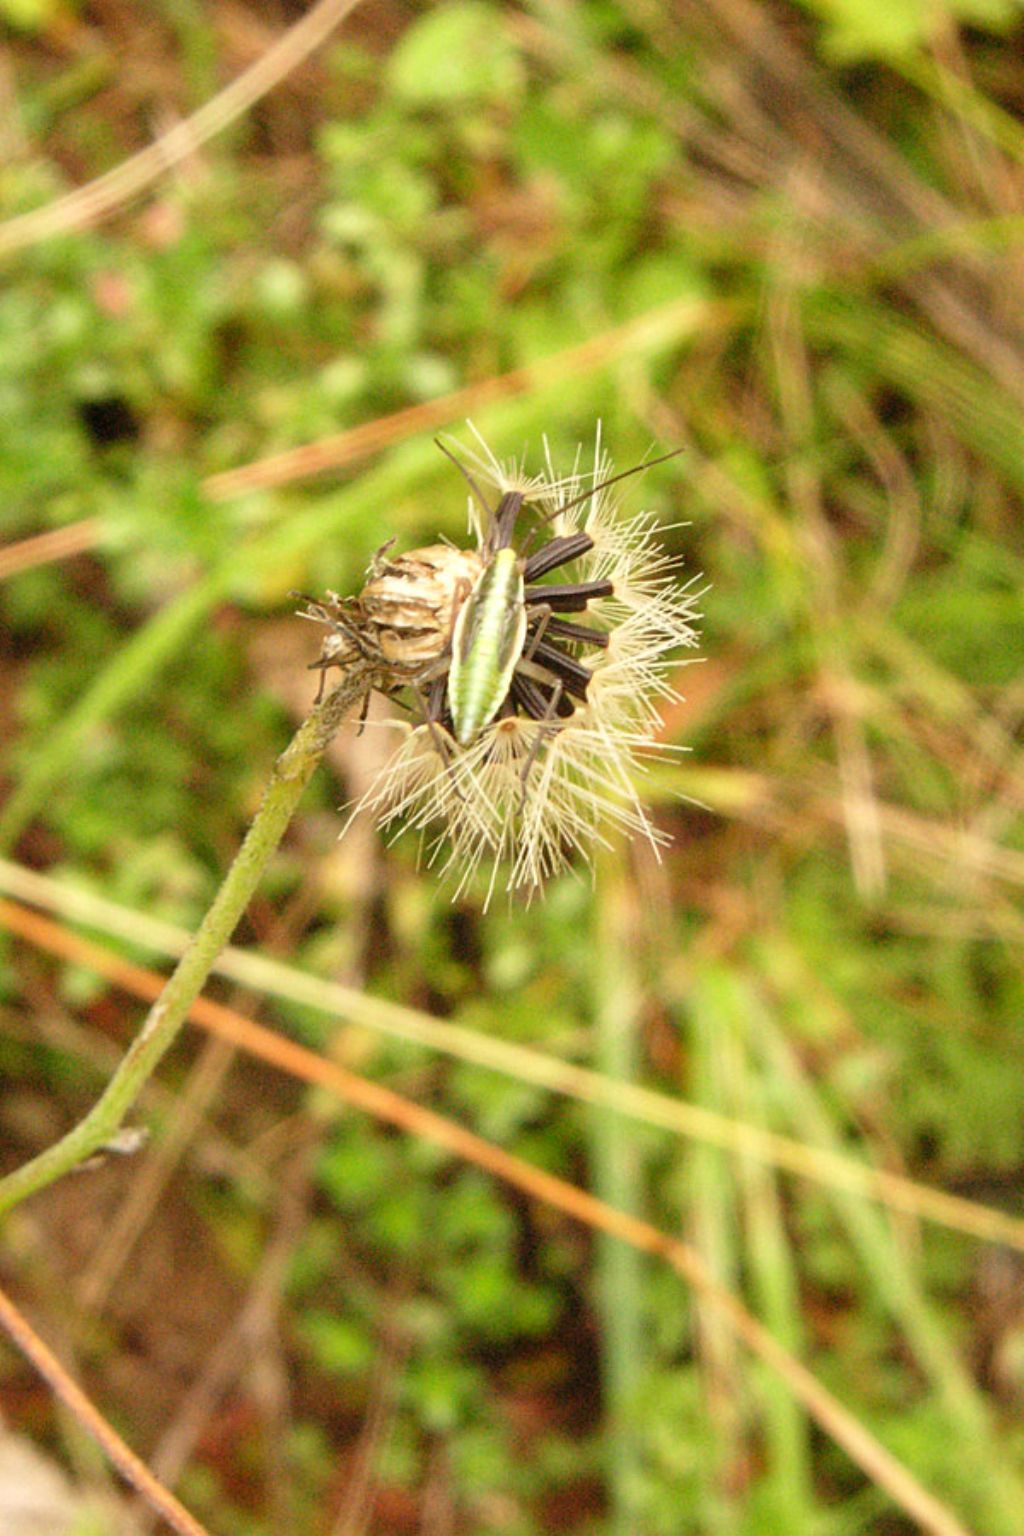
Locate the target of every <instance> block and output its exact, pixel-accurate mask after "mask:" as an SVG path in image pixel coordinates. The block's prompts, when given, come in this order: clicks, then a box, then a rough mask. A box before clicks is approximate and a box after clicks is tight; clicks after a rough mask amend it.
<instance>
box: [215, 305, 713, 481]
mask: <svg viewBox="0 0 1024 1536" xmlns="http://www.w3.org/2000/svg"><path fill="white" fill-rule="evenodd" d="M719 313H720V314H724V306H722V308H721V310H720V311H719ZM712 318H713V312H712V306H710V305H708V304H707V303H705V302H704V301H702V300H700V299H695V298H693V296H692V295H687V296H686V297H685V298H682V299H675V300H673V301H672V303H670V304H664V305H661V306H659V307H658V308H657V309H652V310H647V311H645V312H644V313H643V314H641V315H638V316H637V317H636V318H634V319H632V320H627V321H626V322H625V324H623V325H618V326H614V327H613V328H611V329H610V330H607V331H601V332H600V333H599V334H598V335H597V336H591V337H589V338H588V339H587V340H586V341H583V342H580V343H579V344H578V345H577V346H574V347H566V348H564V349H563V350H562V351H560V352H555V353H552V354H550V355H549V356H547V357H542V358H538V359H537V360H536V361H535V362H531V363H525V364H523V366H522V367H520V368H513V369H511V370H510V371H509V372H508V373H500V374H495V375H492V377H490V378H487V379H481V380H480V381H479V382H478V383H476V384H467V385H466V386H465V387H464V388H462V389H456V390H453V391H452V392H451V393H450V394H447V395H439V396H437V397H436V398H435V399H433V400H424V401H422V402H421V403H420V404H418V405H410V406H406V407H404V408H403V409H402V410H400V411H393V412H392V413H391V414H390V415H389V416H378V417H376V418H375V419H374V420H373V421H366V422H360V424H359V426H357V427H350V428H349V429H348V430H347V431H345V432H336V433H334V434H333V435H332V436H330V437H321V438H318V439H317V441H316V442H313V443H303V444H300V445H299V446H298V447H296V448H287V449H285V451H284V452H283V453H275V454H271V455H270V456H269V457H267V458H265V459H256V460H255V461H254V462H253V463H251V464H243V465H241V467H240V468H238V469H228V470H223V471H222V472H221V473H220V474H216V475H210V476H208V477H207V479H205V480H204V481H203V487H202V488H203V491H204V492H205V494H206V495H207V496H209V497H210V498H211V500H213V501H227V500H229V499H230V498H231V497H233V496H241V495H244V494H245V493H246V492H249V491H257V490H266V489H267V488H268V487H270V486H274V485H285V484H288V483H290V482H291V481H293V480H297V479H300V478H304V477H305V476H307V475H316V474H320V473H322V472H323V471H324V470H326V469H341V468H343V467H344V466H345V465H347V464H351V463H352V462H353V461H354V460H356V459H361V458H365V457H367V456H368V455H369V454H371V453H377V452H379V451H380V450H381V449H382V448H386V447H389V446H390V445H391V444H392V443H394V442H397V441H400V440H402V439H404V438H407V437H411V436H412V435H413V434H414V433H417V432H428V431H432V430H434V429H435V428H437V427H443V426H445V425H446V423H447V422H449V421H453V420H455V419H456V418H457V417H460V416H464V415H465V414H466V412H467V411H475V410H480V409H481V407H483V406H485V405H490V404H491V402H492V401H495V400H504V399H507V398H508V397H510V396H512V395H521V394H525V393H526V391H527V390H530V389H537V388H540V387H541V386H543V385H551V384H554V383H557V382H558V380H560V379H563V378H573V377H575V376H577V375H578V374H579V373H580V372H585V371H587V370H589V369H592V368H598V367H600V366H601V365H602V364H603V363H605V362H607V360H608V359H609V358H610V357H614V356H615V355H616V354H617V353H619V352H621V351H623V350H625V349H627V348H628V347H630V346H632V345H633V344H634V343H635V344H637V345H640V346H642V345H643V343H644V338H645V336H646V335H647V334H649V333H652V332H653V333H656V334H657V333H659V332H664V331H675V332H678V334H679V336H680V339H682V338H683V337H685V336H686V335H689V334H692V332H693V331H695V330H696V328H697V326H698V324H700V325H701V326H702V327H705V328H707V327H708V325H709V324H710V323H711V321H712Z"/></svg>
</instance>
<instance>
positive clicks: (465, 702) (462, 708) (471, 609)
mask: <svg viewBox="0 0 1024 1536" xmlns="http://www.w3.org/2000/svg"><path fill="white" fill-rule="evenodd" d="M525 638H526V605H525V603H524V600H523V573H522V569H521V566H520V563H519V557H518V556H517V554H516V552H515V550H514V549H499V550H498V552H497V554H496V555H495V556H494V558H493V560H491V562H490V563H489V564H488V565H487V566H485V567H484V569H483V570H482V571H481V573H480V575H479V576H478V577H477V580H476V582H475V584H474V586H473V590H472V591H471V592H470V594H469V596H468V597H467V598H466V600H465V602H464V603H463V605H462V608H461V609H460V611H459V616H458V618H457V620H456V621H455V630H454V633H453V635H452V660H451V669H450V671H449V673H448V707H449V709H450V710H451V714H452V722H453V724H454V727H455V739H456V741H458V743H459V745H460V746H467V745H468V743H469V742H470V741H472V739H473V737H474V736H475V735H476V734H477V732H478V731H481V730H483V728H484V726H485V725H487V724H488V723H489V722H490V721H491V720H493V719H494V716H495V714H496V713H497V711H498V709H499V707H500V705H501V703H502V700H503V699H504V698H505V695H506V694H507V693H508V689H509V684H510V682H511V681H512V673H513V672H514V671H515V667H516V662H517V661H518V660H519V658H520V656H521V655H522V650H523V641H524V640H525Z"/></svg>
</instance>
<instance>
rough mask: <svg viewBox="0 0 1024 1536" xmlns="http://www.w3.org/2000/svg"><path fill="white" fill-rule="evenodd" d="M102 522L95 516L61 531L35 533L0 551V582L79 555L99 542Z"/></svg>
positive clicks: (67, 526)
mask: <svg viewBox="0 0 1024 1536" xmlns="http://www.w3.org/2000/svg"><path fill="white" fill-rule="evenodd" d="M102 529H103V521H102V519H101V518H98V517H83V518H80V519H79V521H78V522H77V523H68V524H66V526H65V527H63V528H51V529H50V530H49V531H48V532H47V533H35V534H33V535H32V536H31V538H28V539H19V541H18V542H17V543H16V544H8V545H6V546H5V547H3V548H0V581H6V580H7V578H8V577H9V576H15V575H17V574H18V572H19V571H28V570H31V569H32V567H33V566H36V565H48V564H49V563H50V562H51V561H54V560H67V559H68V558H69V556H71V555H80V554H81V553H82V552H83V550H86V549H92V547H93V545H94V544H96V543H98V542H99V538H100V534H101V532H102Z"/></svg>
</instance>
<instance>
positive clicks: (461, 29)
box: [387, 0, 522, 102]
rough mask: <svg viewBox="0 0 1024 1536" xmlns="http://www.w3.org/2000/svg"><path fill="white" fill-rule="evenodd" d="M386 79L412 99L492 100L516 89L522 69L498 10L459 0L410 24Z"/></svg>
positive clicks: (427, 100) (424, 100) (397, 91)
mask: <svg viewBox="0 0 1024 1536" xmlns="http://www.w3.org/2000/svg"><path fill="white" fill-rule="evenodd" d="M387 79H388V82H389V84H390V85H391V87H392V89H393V90H394V91H395V92H396V93H397V94H398V95H399V96H404V97H406V99H407V100H409V101H412V102H440V101H445V102H451V101H471V100H474V99H484V100H494V99H497V98H503V97H508V96H511V95H515V94H518V91H519V87H520V83H521V80H522V70H521V68H520V64H519V58H518V55H517V53H516V50H515V48H514V46H513V44H512V41H511V38H510V37H509V34H508V32H507V30H506V28H505V26H504V22H503V17H502V15H501V13H500V12H499V11H497V10H495V9H493V8H492V7H491V6H489V5H480V4H475V3H473V0H463V3H461V4H456V5H448V6H444V7H443V8H441V9H440V10H435V11H430V12H428V13H427V15H426V16H424V17H422V19H421V20H419V21H418V22H416V23H415V24H414V25H413V26H412V27H410V28H409V30H408V32H406V34H405V36H404V37H403V38H402V41H401V42H400V43H399V45H398V47H397V48H396V49H395V52H394V53H393V54H392V56H391V60H390V62H389V64H388V69H387Z"/></svg>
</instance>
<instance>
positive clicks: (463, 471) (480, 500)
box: [434, 437, 494, 527]
mask: <svg viewBox="0 0 1024 1536" xmlns="http://www.w3.org/2000/svg"><path fill="white" fill-rule="evenodd" d="M434 442H435V444H436V446H437V447H438V448H440V450H441V452H442V453H443V454H444V456H445V458H446V459H451V461H452V463H453V464H454V465H455V468H456V469H457V470H458V472H459V474H460V475H461V476H462V478H463V479H464V480H465V482H466V484H467V485H468V486H469V488H470V490H471V491H472V492H473V495H474V496H475V498H476V501H477V504H478V505H479V506H480V507H482V508H483V510H484V512H485V513H486V516H487V526H488V527H489V526H490V525H491V523H493V521H494V513H493V512H492V511H491V509H490V507H489V506H488V505H487V502H486V500H485V498H484V493H483V491H482V490H481V489H480V487H479V486H478V485H477V483H476V481H475V480H474V479H473V476H472V475H471V474H470V472H469V470H468V469H467V468H466V466H465V464H460V462H459V460H458V459H457V458H456V457H455V455H454V453H452V451H451V449H450V448H446V447H445V445H444V443H442V441H441V439H440V438H439V437H435V438H434Z"/></svg>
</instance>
